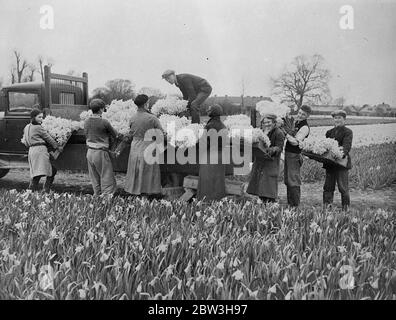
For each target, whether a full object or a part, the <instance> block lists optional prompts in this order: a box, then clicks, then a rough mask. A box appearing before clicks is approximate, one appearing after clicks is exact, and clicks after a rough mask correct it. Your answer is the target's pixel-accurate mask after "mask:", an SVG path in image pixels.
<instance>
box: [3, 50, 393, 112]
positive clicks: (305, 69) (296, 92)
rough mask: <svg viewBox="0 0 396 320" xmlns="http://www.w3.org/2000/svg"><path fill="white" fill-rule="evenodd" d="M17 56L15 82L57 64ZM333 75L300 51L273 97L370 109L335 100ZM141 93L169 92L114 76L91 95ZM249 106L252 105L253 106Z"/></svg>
mask: <svg viewBox="0 0 396 320" xmlns="http://www.w3.org/2000/svg"><path fill="white" fill-rule="evenodd" d="M13 58H14V62H13V64H12V65H11V67H10V82H11V83H12V84H14V83H21V82H29V81H34V80H36V79H35V78H36V76H39V78H40V80H41V81H44V65H49V66H53V65H54V61H53V60H52V59H50V58H44V57H43V56H38V58H37V59H36V61H35V62H34V63H32V62H29V61H28V60H26V59H25V58H24V57H22V54H21V53H20V52H19V51H18V50H14V51H13ZM67 74H68V75H75V76H79V74H78V73H76V72H75V71H74V70H70V71H69V72H68V73H67ZM330 78H331V75H330V71H329V69H327V68H326V66H325V60H324V58H323V57H322V56H321V55H318V54H315V55H312V56H305V55H300V56H297V57H295V58H294V59H293V61H292V62H291V63H290V64H289V65H287V66H286V67H285V70H284V72H282V73H281V74H280V75H279V76H278V77H275V78H271V84H272V97H276V98H278V99H279V100H280V101H281V102H282V103H285V104H287V105H289V106H293V107H295V110H296V111H298V110H299V108H300V107H301V106H302V105H303V104H310V105H319V104H320V105H329V104H330V103H331V104H332V105H333V106H339V107H340V108H345V110H346V111H348V112H349V113H350V114H362V113H363V111H367V105H363V106H361V107H357V106H345V107H344V104H345V98H344V97H339V98H337V99H334V100H332V98H331V93H330V89H329V80H330ZM2 82H3V79H1V78H0V88H1V87H2ZM141 93H144V94H147V95H148V96H149V97H150V105H153V104H154V103H155V102H156V101H157V100H158V99H162V98H164V97H165V94H164V93H162V92H161V91H160V90H158V89H156V88H152V87H143V88H141V89H140V90H136V86H135V84H134V83H133V82H132V81H131V80H128V79H114V80H109V81H107V82H106V83H105V85H104V86H103V87H99V88H96V89H94V90H93V93H92V97H91V99H92V98H100V99H103V100H104V101H105V102H106V103H107V104H110V103H111V101H112V100H114V99H116V100H124V101H125V100H129V99H134V98H135V97H136V96H137V95H138V94H141ZM221 104H222V107H223V109H224V112H225V114H236V113H240V112H241V106H238V105H236V104H235V103H231V102H229V101H227V99H225V100H224V101H223V102H222V103H221ZM247 107H248V108H250V107H252V106H247ZM206 108H207V103H206V104H204V105H203V106H202V110H201V113H202V114H206ZM348 108H349V109H351V110H349V109H348ZM371 109H372V108H371ZM377 109H378V108H377ZM372 111H373V115H378V116H384V115H388V113H389V112H388V111H389V110H385V111H384V110H382V109H381V108H379V109H378V110H372ZM392 112H393V111H392ZM374 113H375V114H374Z"/></svg>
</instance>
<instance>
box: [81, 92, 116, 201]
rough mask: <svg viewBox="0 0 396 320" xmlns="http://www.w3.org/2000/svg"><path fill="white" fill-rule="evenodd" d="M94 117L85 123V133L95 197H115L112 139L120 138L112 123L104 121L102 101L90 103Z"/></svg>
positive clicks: (97, 100)
mask: <svg viewBox="0 0 396 320" xmlns="http://www.w3.org/2000/svg"><path fill="white" fill-rule="evenodd" d="M89 107H90V109H91V111H92V115H91V116H90V117H89V118H88V119H86V120H85V122H84V132H85V136H86V143H87V147H88V151H87V162H88V173H89V178H90V180H91V184H92V187H93V191H94V194H95V195H101V194H105V195H113V194H114V192H115V191H116V189H117V183H116V179H115V176H114V171H113V164H112V162H111V158H110V151H109V145H110V138H113V139H116V138H117V137H118V133H117V131H116V130H115V129H114V128H113V127H112V125H111V124H110V122H109V121H108V120H106V119H102V114H103V112H105V109H106V105H105V103H104V101H103V100H102V99H93V100H92V101H91V102H90V103H89Z"/></svg>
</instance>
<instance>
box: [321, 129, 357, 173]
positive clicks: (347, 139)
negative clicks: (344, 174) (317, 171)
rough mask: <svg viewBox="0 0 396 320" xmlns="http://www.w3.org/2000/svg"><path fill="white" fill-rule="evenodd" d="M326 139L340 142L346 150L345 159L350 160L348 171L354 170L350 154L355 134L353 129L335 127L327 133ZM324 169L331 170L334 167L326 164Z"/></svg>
mask: <svg viewBox="0 0 396 320" xmlns="http://www.w3.org/2000/svg"><path fill="white" fill-rule="evenodd" d="M326 138H332V139H335V140H337V141H338V145H339V146H340V147H342V148H343V150H344V157H347V158H348V163H347V169H351V168H352V161H351V156H350V154H349V152H350V151H351V148H352V139H353V132H352V130H351V129H349V128H347V127H345V126H342V127H334V128H333V129H330V130H329V131H327V132H326ZM323 167H324V168H326V169H331V168H333V166H331V165H328V164H324V165H323ZM337 168H339V167H337Z"/></svg>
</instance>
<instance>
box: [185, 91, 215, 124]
mask: <svg viewBox="0 0 396 320" xmlns="http://www.w3.org/2000/svg"><path fill="white" fill-rule="evenodd" d="M211 92H212V90H210V91H209V92H203V91H201V92H198V94H197V96H196V97H195V99H194V100H193V101H192V102H191V105H190V114H191V122H192V123H200V121H201V118H200V107H201V104H202V103H203V102H204V101H205V100H206V99H207V98H208V97H209V96H210V94H211Z"/></svg>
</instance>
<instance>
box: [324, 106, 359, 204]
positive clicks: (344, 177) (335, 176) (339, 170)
mask: <svg viewBox="0 0 396 320" xmlns="http://www.w3.org/2000/svg"><path fill="white" fill-rule="evenodd" d="M331 115H332V116H333V119H334V128H333V129H330V130H329V131H327V132H326V138H332V139H335V140H337V141H338V145H339V146H340V147H342V151H343V154H344V158H345V157H347V159H348V163H347V166H346V168H343V167H340V166H336V165H330V164H324V165H323V167H324V168H325V169H326V180H325V183H324V186H323V204H324V205H325V206H326V205H329V204H331V203H332V202H333V197H334V190H335V185H336V183H337V185H338V190H339V191H340V193H341V204H342V209H343V210H347V209H348V207H349V205H350V197H349V187H348V170H349V169H351V168H352V163H351V157H350V155H349V152H350V151H351V147H352V138H353V133H352V130H351V129H349V128H347V127H346V126H345V120H346V112H345V111H344V110H338V111H335V112H333V113H332V114H331Z"/></svg>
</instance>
